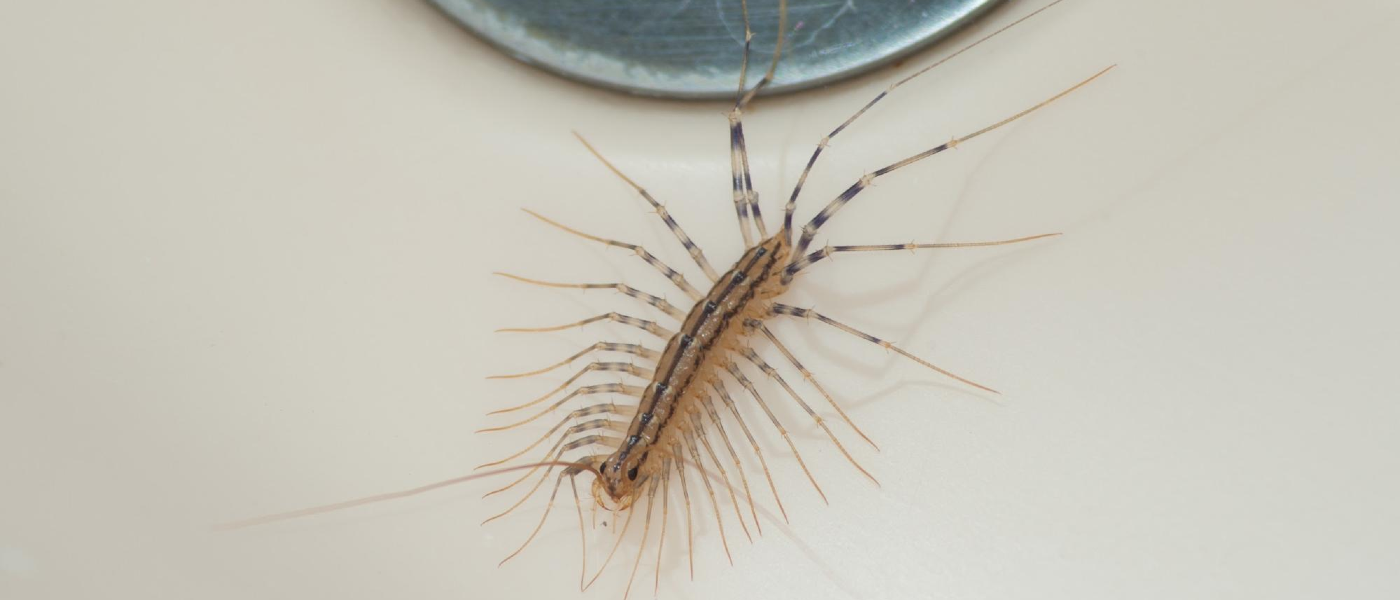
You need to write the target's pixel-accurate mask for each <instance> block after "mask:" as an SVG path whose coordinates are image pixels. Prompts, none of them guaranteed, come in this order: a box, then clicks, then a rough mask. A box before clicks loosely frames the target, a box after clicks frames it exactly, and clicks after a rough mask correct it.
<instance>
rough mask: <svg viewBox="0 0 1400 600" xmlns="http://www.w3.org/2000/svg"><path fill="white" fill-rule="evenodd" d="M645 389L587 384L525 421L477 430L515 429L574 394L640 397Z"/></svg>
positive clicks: (617, 385) (480, 431)
mask: <svg viewBox="0 0 1400 600" xmlns="http://www.w3.org/2000/svg"><path fill="white" fill-rule="evenodd" d="M643 389H645V388H643V387H639V386H635V385H626V384H622V383H600V384H597V385H585V386H583V387H580V388H577V389H575V390H574V391H572V392H569V395H567V396H564V397H563V398H560V399H559V401H558V402H555V403H554V404H552V405H550V407H549V408H546V409H544V410H542V411H540V412H538V413H535V416H533V417H530V418H528V419H525V420H524V421H518V422H515V423H511V424H510V425H502V426H500V427H487V428H485V429H478V430H476V432H477V433H489V432H492V431H505V430H507V429H514V428H516V427H519V426H521V425H524V424H526V423H529V422H531V421H534V420H535V419H538V418H540V417H543V416H545V415H547V414H549V413H551V412H554V410H555V409H557V408H559V407H560V406H563V405H564V403H565V402H568V401H569V400H570V399H572V398H573V397H574V396H587V395H589V394H625V395H628V396H633V397H637V398H640V397H641V395H642V390H643Z"/></svg>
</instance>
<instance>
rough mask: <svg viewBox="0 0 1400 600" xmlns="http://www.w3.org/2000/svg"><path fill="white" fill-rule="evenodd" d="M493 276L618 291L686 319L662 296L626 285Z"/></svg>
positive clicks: (675, 316)
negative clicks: (555, 281)
mask: <svg viewBox="0 0 1400 600" xmlns="http://www.w3.org/2000/svg"><path fill="white" fill-rule="evenodd" d="M492 274H493V275H500V276H501V277H505V278H507V279H514V280H516V281H522V282H525V283H530V284H534V285H542V286H545V287H553V288H570V289H579V290H616V291H617V292H618V293H620V294H623V295H625V296H631V297H633V298H636V299H638V300H641V301H642V302H644V303H646V304H648V305H651V306H653V307H655V308H656V309H657V310H659V311H661V312H664V313H666V314H667V315H668V316H670V317H671V318H674V319H675V320H677V321H681V320H684V319H685V313H684V312H682V311H681V309H679V308H676V307H675V305H673V304H671V303H670V302H667V301H666V299H665V298H662V297H660V296H653V295H651V294H648V293H646V292H643V291H641V290H638V289H637V288H634V287H632V286H630V285H627V284H625V283H554V282H550V281H540V280H538V279H530V278H527V277H521V276H519V275H511V274H510V273H502V272H500V271H496V272H494V273H492Z"/></svg>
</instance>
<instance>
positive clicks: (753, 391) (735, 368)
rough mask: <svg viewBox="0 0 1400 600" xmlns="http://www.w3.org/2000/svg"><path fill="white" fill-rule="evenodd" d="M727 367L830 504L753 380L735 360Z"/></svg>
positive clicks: (820, 494) (818, 493)
mask: <svg viewBox="0 0 1400 600" xmlns="http://www.w3.org/2000/svg"><path fill="white" fill-rule="evenodd" d="M726 369H727V370H728V371H729V374H730V375H732V376H733V377H734V379H735V380H736V381H738V382H739V385H741V386H744V389H746V390H748V391H749V395H750V396H753V399H754V400H756V401H758V405H759V406H760V407H762V408H763V413H764V414H766V415H768V420H769V421H771V422H772V423H773V427H775V428H777V430H778V433H779V434H781V435H782V436H783V441H785V442H787V445H788V448H790V449H791V450H792V456H793V458H796V459H797V466H799V467H802V472H803V473H804V474H806V475H807V480H808V481H810V482H812V487H813V488H816V490H817V495H819V496H821V497H822V502H823V503H826V504H830V503H831V502H830V501H828V500H827V499H826V492H823V491H822V486H820V485H817V478H815V477H813V476H812V471H811V470H810V469H808V468H807V462H806V461H804V460H802V453H800V452H798V451H797V444H794V443H793V442H792V436H790V435H788V431H787V428H786V427H783V424H782V422H781V421H779V420H778V416H777V415H775V414H773V411H772V409H770V408H768V403H767V402H764V401H763V396H762V395H760V394H759V393H758V389H757V388H755V387H754V385H753V382H752V381H749V378H748V377H747V376H745V375H744V373H743V371H740V370H739V365H736V364H734V363H733V362H730V363H729V364H728V365H727V366H726Z"/></svg>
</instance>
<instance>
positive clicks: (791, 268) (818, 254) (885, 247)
mask: <svg viewBox="0 0 1400 600" xmlns="http://www.w3.org/2000/svg"><path fill="white" fill-rule="evenodd" d="M1057 235H1060V234H1058V233H1042V234H1040V235H1028V236H1025V237H1018V238H1015V239H1010V240H997V241H994V242H947V243H942V244H915V243H912V242H911V243H908V244H879V245H872V246H826V247H824V248H822V249H821V250H815V251H812V252H810V253H808V254H807V256H804V257H802V258H799V259H797V260H795V261H793V262H792V264H790V265H788V267H787V270H786V271H785V273H784V275H786V276H789V277H791V276H793V275H796V274H797V272H798V271H801V270H803V269H805V268H807V267H810V266H812V265H813V264H815V263H816V262H817V261H820V260H821V259H823V258H827V257H830V256H831V255H833V254H836V253H837V252H882V251H889V250H909V251H914V250H927V249H931V248H978V247H984V246H1004V245H1007V244H1019V243H1021V242H1029V241H1031V240H1038V239H1041V238H1048V237H1054V236H1057Z"/></svg>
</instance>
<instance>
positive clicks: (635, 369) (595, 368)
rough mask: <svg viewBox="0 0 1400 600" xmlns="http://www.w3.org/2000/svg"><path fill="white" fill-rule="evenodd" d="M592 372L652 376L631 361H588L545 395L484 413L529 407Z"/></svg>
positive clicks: (648, 378) (645, 369) (643, 377)
mask: <svg viewBox="0 0 1400 600" xmlns="http://www.w3.org/2000/svg"><path fill="white" fill-rule="evenodd" d="M593 372H613V373H626V374H628V375H631V376H633V377H636V378H639V379H646V380H650V379H651V376H652V370H651V369H647V368H644V367H639V366H637V365H634V364H632V363H625V362H604V361H594V362H591V363H588V366H586V367H584V368H582V369H580V370H579V372H577V373H574V375H573V377H570V378H569V379H568V380H567V381H565V382H564V383H562V384H560V385H559V387H557V388H554V389H552V390H550V391H549V393H548V394H545V395H543V396H540V397H539V398H535V399H534V400H531V401H529V402H526V403H524V404H521V405H519V406H512V407H510V408H502V409H500V410H493V411H491V412H489V413H486V414H487V415H498V414H503V413H508V412H515V411H517V410H521V409H525V408H530V407H531V406H534V405H536V404H539V403H541V402H544V401H545V400H548V399H549V397H550V396H553V395H555V394H558V393H559V392H562V391H564V389H565V388H567V387H569V386H570V385H573V383H574V382H575V381H578V379H579V378H580V377H583V376H584V375H587V374H589V373H593Z"/></svg>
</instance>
